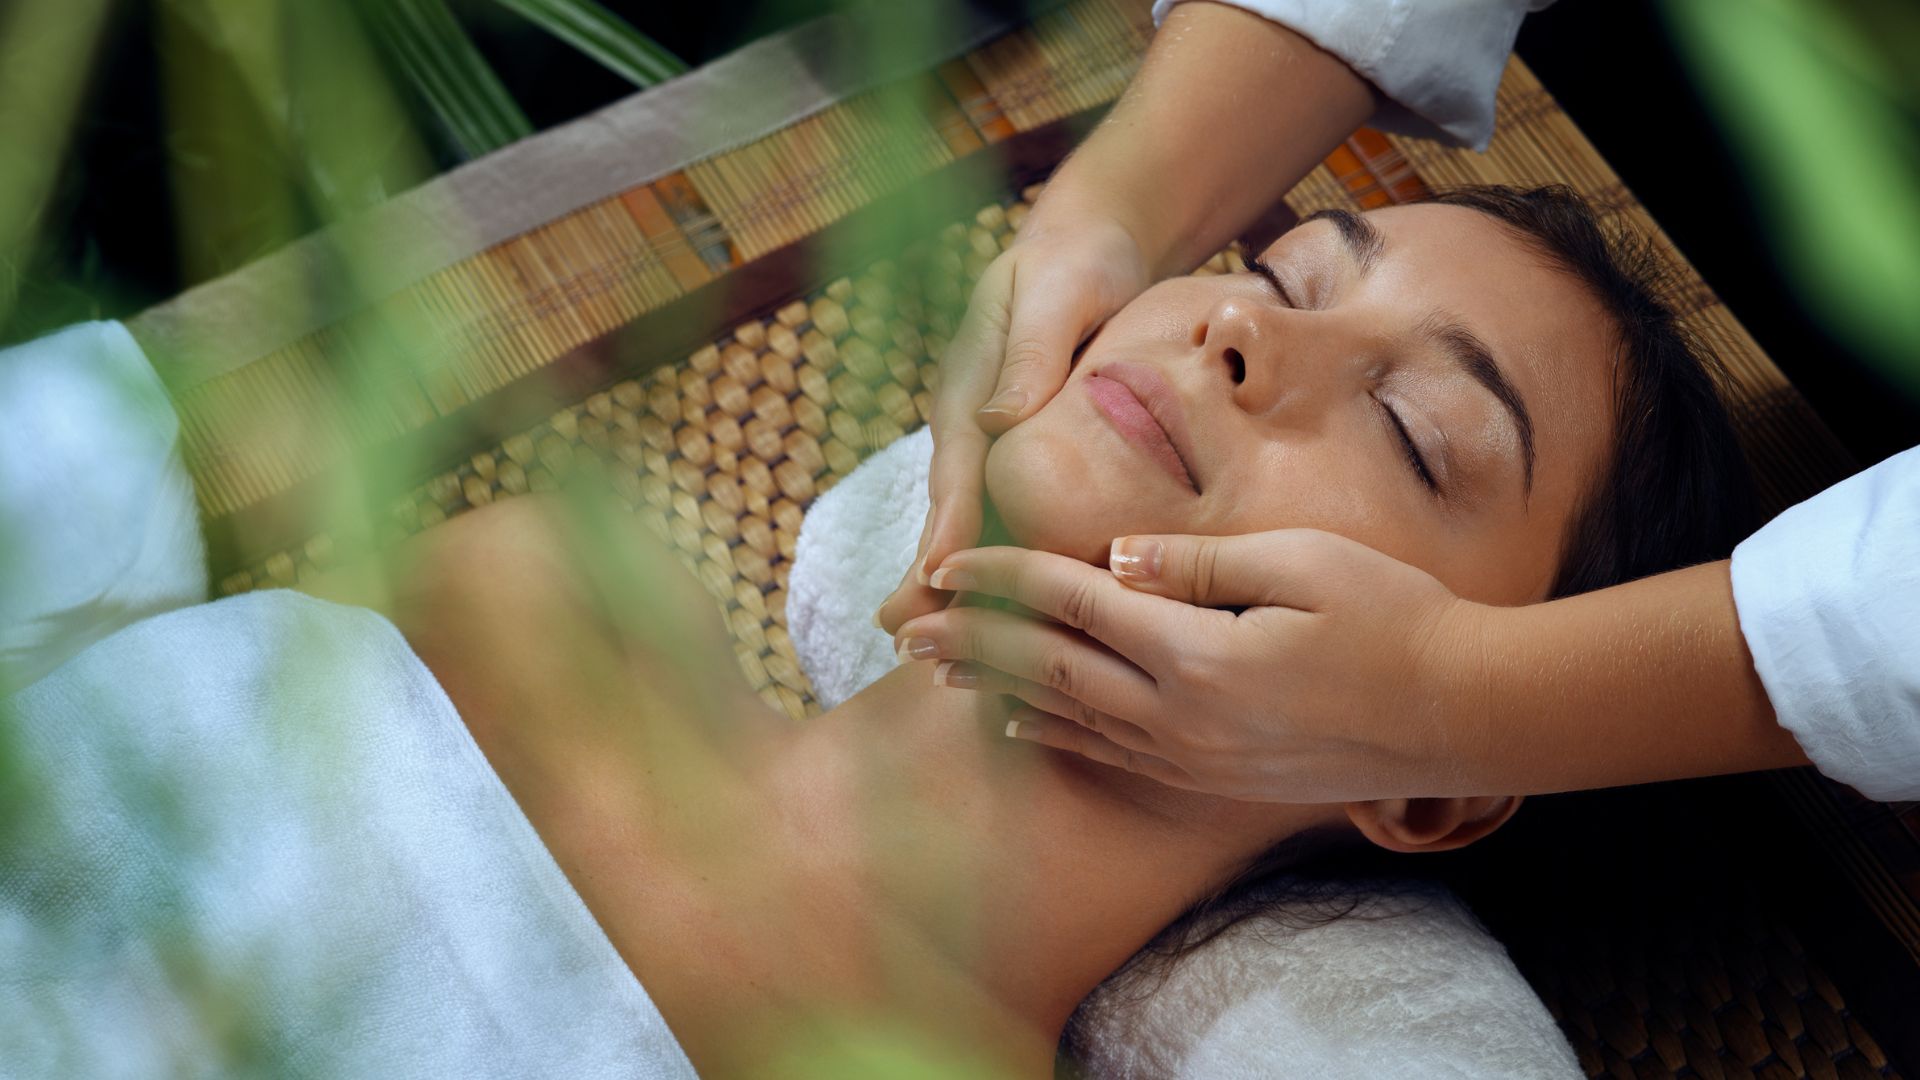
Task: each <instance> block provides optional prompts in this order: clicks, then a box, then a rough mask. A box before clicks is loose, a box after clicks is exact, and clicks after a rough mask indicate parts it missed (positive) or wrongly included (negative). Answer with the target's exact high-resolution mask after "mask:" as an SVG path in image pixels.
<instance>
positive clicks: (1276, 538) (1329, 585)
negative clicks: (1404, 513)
mask: <svg viewBox="0 0 1920 1080" xmlns="http://www.w3.org/2000/svg"><path fill="white" fill-rule="evenodd" d="M1381 560H1387V557H1386V556H1385V555H1382V554H1380V553H1379V552H1377V551H1374V550H1373V549H1372V548H1369V547H1366V546H1364V545H1362V544H1359V543H1356V542H1355V541H1352V540H1349V539H1347V538H1346V537H1344V536H1336V535H1334V534H1333V533H1328V532H1321V531H1319V530H1317V529H1282V530H1279V531H1276V532H1264V533H1248V534H1246V535H1244V536H1122V537H1120V538H1119V539H1117V540H1115V541H1114V542H1113V547H1112V549H1111V550H1110V551H1109V553H1108V556H1107V567H1108V569H1110V570H1112V571H1113V576H1114V577H1117V578H1119V579H1120V580H1121V581H1122V582H1124V583H1126V584H1127V585H1129V586H1131V587H1133V588H1135V589H1138V590H1140V591H1141V592H1150V593H1154V594H1156V595H1159V596H1165V597H1168V598H1170V599H1173V600H1182V601H1185V602H1186V603H1189V604H1195V605H1198V606H1200V607H1289V608H1298V609H1300V610H1302V611H1318V610H1320V609H1321V608H1322V607H1323V606H1325V604H1326V603H1327V601H1328V600H1329V599H1330V597H1331V596H1332V594H1333V593H1334V591H1335V589H1336V588H1337V586H1338V583H1340V582H1342V581H1351V580H1354V579H1355V577H1356V576H1358V575H1360V574H1364V573H1365V572H1366V571H1367V570H1368V569H1369V568H1371V567H1372V566H1373V564H1374V563H1375V562H1377V561H1381ZM1388 561H1390V560H1388Z"/></svg>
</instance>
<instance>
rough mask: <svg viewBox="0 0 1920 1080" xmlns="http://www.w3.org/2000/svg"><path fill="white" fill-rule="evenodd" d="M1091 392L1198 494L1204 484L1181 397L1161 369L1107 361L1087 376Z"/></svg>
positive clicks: (1119, 425)
mask: <svg viewBox="0 0 1920 1080" xmlns="http://www.w3.org/2000/svg"><path fill="white" fill-rule="evenodd" d="M1087 395H1088V396H1089V397H1091V398H1093V403H1094V405H1095V406H1097V407H1098V408H1099V409H1100V411H1101V412H1102V413H1103V414H1105V416H1106V418H1107V420H1108V422H1110V423H1111V424H1113V426H1114V428H1115V429H1116V430H1118V431H1119V432H1120V434H1121V435H1122V436H1124V437H1125V438H1126V439H1127V441H1128V442H1131V443H1133V444H1134V445H1136V446H1138V447H1140V449H1141V450H1142V451H1143V452H1145V453H1146V455H1147V456H1148V457H1149V458H1152V459H1153V461H1154V463H1155V464H1157V465H1159V466H1160V467H1161V468H1162V469H1163V470H1165V471H1166V473H1167V474H1168V475H1170V476H1172V477H1173V478H1174V479H1175V480H1178V481H1180V483H1182V484H1184V485H1186V486H1187V487H1188V488H1191V489H1192V490H1193V491H1194V493H1195V494H1198V493H1199V491H1200V484H1199V482H1198V481H1197V480H1196V479H1195V477H1194V474H1193V469H1192V468H1191V467H1190V466H1189V464H1188V463H1189V462H1191V461H1192V460H1193V448H1192V443H1191V442H1190V441H1189V440H1188V438H1187V428H1186V422H1185V417H1184V415H1183V414H1182V411H1181V408H1180V398H1179V396H1178V395H1176V394H1175V393H1174V391H1173V387H1172V386H1170V385H1168V383H1167V380H1166V379H1165V377H1163V376H1162V375H1161V374H1160V373H1159V372H1158V371H1155V370H1154V369H1152V368H1150V367H1143V366H1141V365H1139V364H1128V363H1117V364H1108V365H1107V366H1106V367H1103V368H1101V369H1100V370H1099V371H1097V372H1095V373H1094V374H1093V376H1092V377H1091V378H1089V379H1088V380H1087Z"/></svg>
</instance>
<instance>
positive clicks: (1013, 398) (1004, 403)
mask: <svg viewBox="0 0 1920 1080" xmlns="http://www.w3.org/2000/svg"><path fill="white" fill-rule="evenodd" d="M1026 407H1027V392H1026V391H1025V390H1022V389H1020V388H1019V387H1017V386H1009V387H1007V388H1006V389H1005V390H1002V391H1000V392H999V393H998V394H995V395H994V396H993V400H992V401H989V402H987V403H986V404H985V405H982V406H980V411H981V412H982V413H984V414H993V415H997V416H1019V415H1020V410H1021V409H1024V408H1026Z"/></svg>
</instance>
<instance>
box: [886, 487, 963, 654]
mask: <svg viewBox="0 0 1920 1080" xmlns="http://www.w3.org/2000/svg"><path fill="white" fill-rule="evenodd" d="M932 535H933V508H932V507H928V508H927V518H926V521H925V522H924V523H923V524H922V525H921V526H920V545H919V547H918V549H917V550H916V552H915V554H914V557H913V562H911V563H909V564H907V569H906V572H905V573H903V574H902V575H901V576H900V584H898V585H896V586H894V589H893V591H892V592H891V593H888V594H887V598H886V599H885V600H882V601H881V602H880V606H879V608H878V609H876V610H875V611H874V614H873V624H874V625H875V626H877V627H879V628H880V629H882V630H885V631H886V632H887V633H889V634H893V633H897V632H898V631H899V629H900V624H902V623H904V622H906V621H907V620H909V619H917V618H919V617H920V616H922V615H926V614H930V613H932V612H935V611H939V610H940V609H941V608H943V607H946V606H947V601H948V600H949V599H950V596H949V595H948V594H946V593H941V592H936V591H934V590H933V589H930V588H928V587H927V585H926V583H925V582H924V581H922V580H921V573H920V568H921V566H922V560H924V559H925V558H926V554H927V542H928V539H929V538H930V537H931V536H932Z"/></svg>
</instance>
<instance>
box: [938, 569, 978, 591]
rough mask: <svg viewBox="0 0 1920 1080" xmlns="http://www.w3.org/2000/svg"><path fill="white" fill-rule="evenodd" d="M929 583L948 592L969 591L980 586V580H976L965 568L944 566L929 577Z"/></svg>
mask: <svg viewBox="0 0 1920 1080" xmlns="http://www.w3.org/2000/svg"><path fill="white" fill-rule="evenodd" d="M927 584H929V585H932V586H933V587H934V588H936V589H942V590H945V591H946V592H968V591H970V590H973V589H977V588H979V587H980V582H979V581H977V580H975V579H974V576H973V575H972V574H970V573H968V572H966V571H965V570H956V569H953V568H952V567H944V566H943V567H941V568H940V569H938V570H935V571H934V572H933V576H932V577H930V578H928V579H927Z"/></svg>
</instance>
